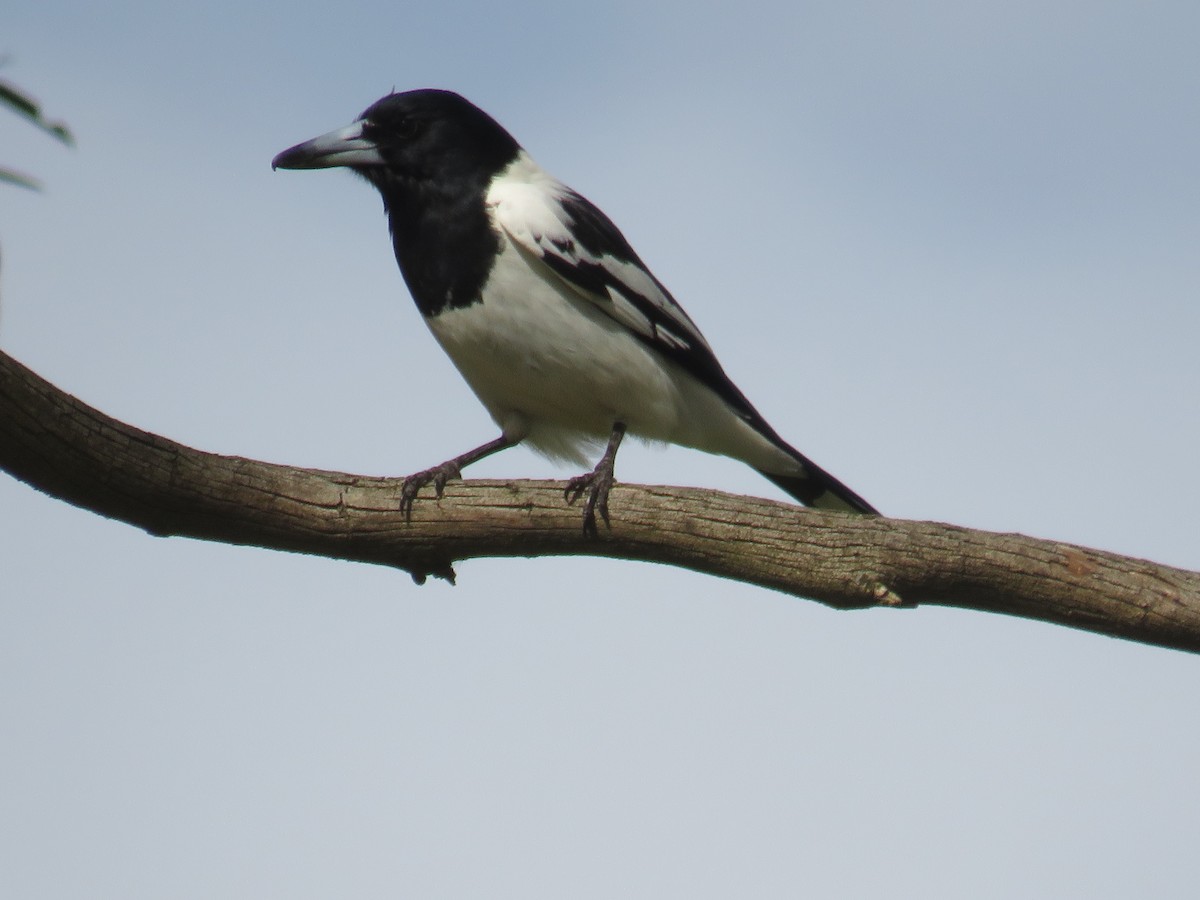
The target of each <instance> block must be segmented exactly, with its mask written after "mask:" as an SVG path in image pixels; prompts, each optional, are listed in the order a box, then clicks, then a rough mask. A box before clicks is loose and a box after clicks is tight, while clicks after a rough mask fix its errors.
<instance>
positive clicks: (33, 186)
mask: <svg viewBox="0 0 1200 900" xmlns="http://www.w3.org/2000/svg"><path fill="white" fill-rule="evenodd" d="M0 182H3V183H4V184H15V185H17V186H18V187H24V188H29V189H30V190H31V191H40V190H41V189H42V183H41V182H40V181H38V180H37V179H36V178H34V177H33V176H31V175H25V174H23V173H21V172H16V171H14V170H12V169H0Z"/></svg>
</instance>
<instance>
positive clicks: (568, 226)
mask: <svg viewBox="0 0 1200 900" xmlns="http://www.w3.org/2000/svg"><path fill="white" fill-rule="evenodd" d="M335 166H342V167H346V168H349V169H351V170H352V171H354V172H356V173H358V174H359V175H361V176H362V177H363V178H365V179H366V180H367V181H369V182H370V183H371V184H373V185H374V186H375V187H376V189H377V190H378V191H379V193H380V194H381V195H382V196H383V205H384V208H385V210H386V212H387V216H388V222H389V224H390V226H391V233H392V243H393V246H394V248H395V252H396V261H397V262H398V263H399V264H400V271H401V273H402V274H403V275H404V280H405V282H406V283H407V285H408V289H409V292H410V293H411V294H412V296H413V299H414V300H415V301H416V304H417V308H418V309H419V310H420V311H421V314H422V315H423V316H424V317H425V321H426V323H427V324H428V325H429V329H430V331H432V332H433V335H434V337H435V338H436V339H437V341H438V343H440V344H441V345H442V348H443V349H444V350H445V351H446V353H448V354H449V356H450V358H451V360H453V361H454V364H455V365H456V366H458V369H459V371H460V372H462V375H463V377H464V378H465V379H466V381H467V384H468V385H470V387H471V389H472V390H473V391H474V392H475V394H476V396H478V397H479V399H480V401H481V402H482V403H483V405H484V406H485V407H486V408H487V411H488V412H489V413H490V414H491V416H492V418H493V419H494V420H495V421H496V424H497V425H499V426H500V436H499V437H498V438H496V439H495V440H493V441H489V442H488V443H486V444H483V445H482V446H480V447H477V448H475V449H474V450H469V451H467V452H466V453H463V454H461V455H460V456H456V457H454V458H453V459H450V460H447V461H446V462H444V463H442V464H441V465H438V466H434V467H433V468H431V469H426V470H424V471H421V472H417V473H416V474H414V475H411V476H409V477H408V478H407V479H405V481H404V486H403V488H402V491H401V508H402V509H403V511H404V512H405V514H406V515H411V513H412V507H413V502H414V500H415V499H416V497H417V494H418V492H419V491H420V489H421V488H422V487H424V486H426V485H429V484H432V485H433V487H434V490H435V491H436V493H437V495H438V496H439V497H440V496H441V493H442V489H443V487H444V486H445V484H446V481H447V480H448V479H450V478H457V477H460V475H461V472H462V469H463V468H464V467H466V466H468V465H470V464H471V463H473V462H477V461H478V460H480V459H483V458H484V457H486V456H490V455H491V454H493V453H496V452H498V451H500V450H504V449H506V448H508V447H512V446H514V445H516V444H518V443H521V442H525V443H527V444H529V445H531V446H532V447H533V448H534V449H536V450H539V451H541V452H542V453H544V454H546V455H547V456H550V457H552V458H558V459H566V460H571V461H574V462H577V463H582V461H583V460H584V458H585V457H584V453H583V451H584V450H585V449H587V448H589V447H592V446H596V447H598V446H600V445H603V444H604V442H605V441H607V446H606V447H605V449H604V452H603V454H602V455H601V457H600V460H599V462H598V463H597V464H596V466H595V468H594V469H593V470H592V471H590V472H588V473H587V474H585V475H581V476H579V477H577V478H573V479H571V481H570V482H568V486H567V490H566V498H567V501H568V502H575V501H577V500H578V499H580V498H581V497H585V502H584V513H583V519H584V522H583V524H584V532H585V533H586V534H588V535H591V536H595V535H596V515H597V513H598V514H599V515H600V517H601V518H602V519H603V520H604V521H605V523H606V524H607V523H608V522H609V515H608V494H609V489H610V488H611V487H612V484H613V480H614V479H613V464H614V461H615V459H616V455H617V448H618V447H619V446H620V444H621V440H622V438H623V437H624V436H625V435H626V434H627V433H628V434H632V435H636V436H638V437H642V438H646V439H649V440H653V441H665V442H668V443H672V444H681V445H683V446H685V447H695V448H697V449H699V450H704V451H707V452H709V453H716V454H721V455H724V456H729V457H733V458H734V459H739V460H742V461H743V462H745V463H747V464H748V465H750V466H753V467H754V468H755V469H757V470H758V471H759V472H760V473H762V474H763V475H764V476H766V477H767V478H769V479H770V480H771V481H773V482H775V484H777V485H778V486H779V487H781V488H782V489H783V490H785V491H787V492H788V493H789V494H791V495H792V496H793V497H795V498H796V499H797V500H799V501H800V502H801V503H804V504H807V505H809V506H815V507H818V508H821V509H837V510H846V511H852V512H858V513H875V512H876V511H875V510H874V509H873V508H872V507H871V506H870V504H868V503H867V502H866V501H865V500H863V499H862V498H861V497H859V496H858V495H857V494H856V493H854V492H853V491H852V490H850V489H849V488H848V487H846V486H845V485H844V484H842V483H841V482H840V481H838V480H837V479H836V478H834V477H833V476H832V475H830V474H829V473H828V472H826V471H824V470H823V469H821V468H819V467H818V466H816V465H815V464H814V463H812V462H811V461H810V460H808V459H807V458H806V457H804V456H803V455H802V454H801V453H800V452H799V451H797V450H796V449H795V448H793V447H792V446H790V445H789V444H788V443H786V442H785V441H784V440H783V438H781V437H780V436H779V435H778V434H777V433H776V432H775V430H774V429H773V428H771V426H770V425H768V424H767V422H766V420H764V419H763V417H762V416H761V415H760V414H759V413H758V411H757V410H756V409H755V408H754V407H753V406H751V404H750V401H749V400H747V399H746V397H745V395H743V394H742V392H741V391H740V390H738V388H737V387H736V386H735V385H734V383H733V382H732V381H730V379H729V377H728V376H727V375H726V374H725V371H724V370H723V369H722V368H721V364H720V363H719V362H717V358H716V356H715V355H714V354H713V351H712V348H711V347H709V345H708V342H707V341H706V340H705V339H704V337H703V335H701V334H700V331H699V329H698V328H697V327H696V325H695V324H694V323H693V322H692V320H691V319H690V318H689V317H688V315H687V313H685V312H684V311H683V309H682V308H681V307H680V306H679V304H678V303H676V302H675V300H674V298H673V297H672V296H671V295H670V293H668V292H667V289H666V288H665V287H663V285H662V283H661V282H660V281H659V280H658V279H657V278H655V277H654V275H653V274H651V272H650V270H649V269H648V268H647V267H646V265H645V264H644V263H643V262H642V261H641V259H639V258H638V255H637V254H636V253H635V252H634V250H633V248H632V247H630V245H629V242H628V241H627V240H625V237H624V236H623V235H622V234H621V232H620V231H619V230H618V229H617V227H616V226H615V225H614V224H613V223H612V222H611V221H610V220H609V219H608V217H607V216H606V215H605V214H604V213H603V212H601V211H600V210H599V209H598V208H596V207H595V206H594V205H593V204H592V203H590V202H589V201H588V200H587V199H586V198H584V197H582V196H580V195H579V194H577V193H575V192H574V191H573V190H571V189H570V188H569V187H567V186H566V185H564V184H563V183H562V182H560V181H557V180H556V179H554V178H552V177H551V176H550V175H548V174H547V173H546V172H545V171H543V170H542V169H541V168H540V167H539V166H538V165H537V164H536V163H535V162H534V161H533V159H532V158H530V156H529V154H527V153H526V152H525V151H524V150H523V149H522V148H521V146H520V144H518V143H517V142H516V140H514V139H513V137H512V136H511V135H510V134H509V133H508V132H507V131H505V130H504V128H503V127H501V126H500V124H499V123H497V122H496V121H495V120H494V119H492V118H491V117H490V116H489V115H487V114H486V113H485V112H483V111H482V110H480V109H479V108H477V107H475V106H473V105H472V104H471V103H469V102H468V101H467V100H465V99H463V98H462V97H460V96H459V95H458V94H454V93H451V92H449V91H439V90H418V91H409V92H406V93H393V94H389V95H388V96H386V97H384V98H383V99H381V100H379V101H377V102H376V103H374V104H373V105H371V106H370V107H368V108H367V110H366V111H365V112H364V113H363V114H362V115H361V116H359V117H358V118H357V119H356V120H355V121H354V122H353V123H351V124H350V125H348V126H347V127H345V128H342V129H339V130H337V131H331V132H329V133H328V134H325V135H322V136H321V137H318V138H314V139H313V140H311V141H307V142H305V143H303V144H298V145H296V146H295V147H292V148H291V149H289V150H285V151H283V152H282V153H280V154H279V155H278V156H276V157H275V160H274V162H273V167H274V168H280V169H325V168H331V167H335Z"/></svg>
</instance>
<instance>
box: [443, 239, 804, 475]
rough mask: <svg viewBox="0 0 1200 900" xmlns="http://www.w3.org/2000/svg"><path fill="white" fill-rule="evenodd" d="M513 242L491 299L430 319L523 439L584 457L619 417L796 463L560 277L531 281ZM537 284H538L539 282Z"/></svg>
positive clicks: (637, 430) (506, 426) (678, 438)
mask: <svg viewBox="0 0 1200 900" xmlns="http://www.w3.org/2000/svg"><path fill="white" fill-rule="evenodd" d="M528 265H529V261H528V258H527V257H524V256H522V254H520V253H519V252H518V251H516V250H515V248H513V247H512V245H511V244H509V245H507V246H506V247H505V249H504V252H503V253H502V254H501V256H500V258H499V259H498V261H497V265H496V268H495V270H494V271H493V274H492V277H491V279H490V280H489V282H488V284H487V285H486V286H485V288H484V291H483V297H484V299H483V301H482V302H481V303H476V304H475V305H473V306H469V307H466V308H462V309H451V310H447V311H446V312H443V313H441V314H440V315H438V316H436V317H435V318H433V319H430V320H429V328H430V330H431V331H432V332H433V334H434V337H436V338H437V340H438V342H439V343H440V344H441V345H442V348H443V349H444V350H445V351H446V353H447V354H448V355H449V356H450V358H451V360H453V362H454V364H455V365H456V366H457V367H458V369H459V371H460V372H462V375H463V377H464V378H465V379H466V381H467V384H468V385H470V387H471V389H472V390H473V391H474V392H475V394H476V396H478V397H479V399H480V401H481V402H482V403H483V405H484V406H485V407H486V408H487V410H488V412H489V413H490V414H491V416H492V418H493V419H495V421H496V423H497V424H498V425H499V426H500V428H501V429H502V430H503V432H504V434H505V435H506V436H507V437H509V438H510V439H513V440H524V441H526V442H527V443H528V444H530V445H531V446H532V447H534V449H537V450H539V451H540V452H542V453H545V454H546V455H548V456H551V457H556V458H562V459H569V460H572V461H574V462H583V461H584V455H583V454H584V451H585V450H586V449H588V448H590V447H592V446H594V445H596V444H597V443H601V442H603V441H606V440H607V439H608V436H609V434H610V433H611V432H612V427H613V424H614V423H615V422H624V423H625V425H626V427H627V429H628V431H629V433H630V434H632V435H635V436H637V437H641V438H645V439H647V440H652V441H664V442H668V443H676V444H683V445H685V446H690V447H696V448H698V449H701V450H706V451H708V452H710V453H719V454H723V455H727V456H733V457H735V458H739V459H743V460H745V461H746V462H749V463H750V464H751V465H755V466H758V467H759V468H767V469H780V467H781V466H782V467H784V468H790V467H791V465H792V464H793V461H792V460H791V458H790V457H789V456H787V455H786V454H783V453H781V451H779V450H778V448H776V447H775V446H774V445H772V444H771V443H770V442H768V441H766V440H765V439H764V438H763V437H762V436H761V435H759V434H758V433H757V432H756V431H754V430H753V429H752V428H750V427H749V426H748V425H746V424H745V423H744V422H743V421H742V420H741V419H740V418H739V417H737V416H736V415H734V414H733V413H732V412H731V411H730V410H729V408H728V407H727V406H726V405H725V404H724V403H723V402H722V401H721V400H720V399H719V398H718V397H717V395H716V394H715V393H713V392H712V391H710V390H709V389H707V388H705V387H703V386H702V385H700V384H699V383H698V382H697V381H696V380H695V379H694V378H692V377H691V376H690V375H688V374H687V373H685V372H684V371H683V370H682V369H680V368H679V367H678V366H676V365H675V364H674V363H672V362H670V361H669V360H667V359H666V358H665V357H663V356H661V355H659V354H658V353H656V352H655V351H654V350H652V349H651V348H650V347H648V346H646V345H645V344H643V343H642V342H641V341H639V340H638V339H637V338H635V337H634V336H633V335H632V334H631V333H630V332H629V331H628V330H626V329H625V328H624V327H623V326H622V325H620V324H619V323H617V322H616V321H614V320H613V319H611V318H609V317H608V316H607V315H605V314H604V312H602V311H601V310H600V309H598V308H597V307H596V306H595V305H594V304H593V303H591V302H590V301H588V300H585V299H583V298H582V297H579V296H577V295H576V294H575V293H574V292H573V291H572V290H571V289H570V288H568V287H567V286H566V285H564V284H561V283H560V282H558V281H557V279H556V277H555V276H553V275H552V274H551V273H549V271H548V270H547V273H546V274H547V275H548V276H549V279H534V280H531V279H530V278H529V277H528V274H529V271H528ZM531 282H532V284H533V285H534V288H533V289H530V284H531Z"/></svg>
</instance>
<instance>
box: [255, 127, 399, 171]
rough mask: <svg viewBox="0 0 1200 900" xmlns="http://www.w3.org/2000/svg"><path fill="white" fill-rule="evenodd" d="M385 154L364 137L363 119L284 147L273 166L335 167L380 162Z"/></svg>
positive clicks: (286, 167) (381, 162)
mask: <svg viewBox="0 0 1200 900" xmlns="http://www.w3.org/2000/svg"><path fill="white" fill-rule="evenodd" d="M381 165H383V157H382V156H380V155H379V148H378V147H377V146H376V145H375V143H374V142H373V141H370V140H368V139H367V138H365V137H363V123H362V121H361V120H360V121H358V122H355V123H354V124H352V125H347V126H346V127H345V128H339V129H338V130H337V131H331V132H329V134H323V135H321V136H320V137H316V138H313V139H312V140H311V141H305V142H304V143H303V144H297V145H296V146H295V147H291V148H289V149H287V150H284V151H283V152H282V153H280V154H279V155H278V156H276V157H275V158H274V159H273V160H271V168H272V169H332V168H334V167H335V166H381Z"/></svg>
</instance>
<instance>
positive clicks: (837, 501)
mask: <svg viewBox="0 0 1200 900" xmlns="http://www.w3.org/2000/svg"><path fill="white" fill-rule="evenodd" d="M793 452H794V451H793ZM795 455H796V457H797V459H799V461H800V462H802V463H803V464H804V471H805V474H804V475H775V474H772V473H771V472H764V471H763V470H762V469H758V470H756V471H757V472H758V473H759V474H760V475H762V476H763V477H764V478H769V479H770V480H771V481H773V482H775V484H777V485H778V486H779V487H781V488H783V490H785V491H787V492H788V493H789V494H791V495H792V496H793V497H795V498H796V499H797V500H799V501H800V502H801V503H803V504H804V505H805V506H813V507H816V508H817V509H836V510H840V511H842V512H855V513H863V514H865V515H868V516H877V515H879V510H877V509H876V508H875V507H873V506H872V505H871V504H870V503H868V502H867V501H866V500H864V499H863V498H862V497H860V496H858V494H856V493H854V491H852V490H850V488H848V487H846V486H845V485H844V484H842V483H841V482H840V481H838V480H837V479H836V478H834V477H833V476H832V475H830V474H829V473H828V472H826V471H825V470H824V469H822V468H821V467H820V466H817V465H814V464H813V463H811V462H809V461H808V460H807V459H805V458H804V457H803V456H801V455H800V454H799V453H796V454H795Z"/></svg>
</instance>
